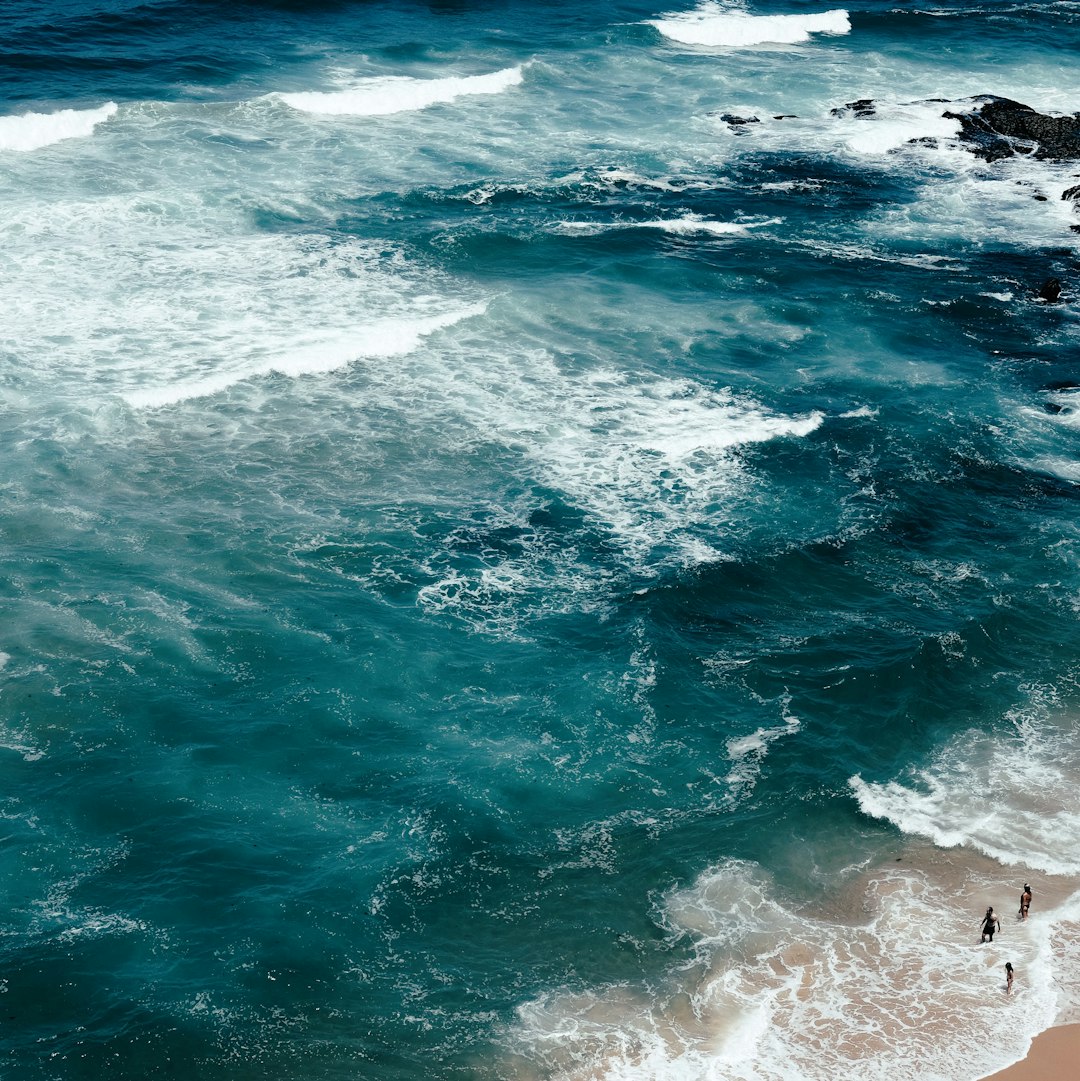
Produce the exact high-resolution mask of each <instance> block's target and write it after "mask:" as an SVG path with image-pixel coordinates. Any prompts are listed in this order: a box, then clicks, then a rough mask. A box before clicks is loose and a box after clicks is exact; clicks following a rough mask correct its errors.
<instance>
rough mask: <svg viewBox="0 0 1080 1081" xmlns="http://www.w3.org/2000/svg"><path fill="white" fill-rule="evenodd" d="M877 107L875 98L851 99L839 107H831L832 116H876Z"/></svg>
mask: <svg viewBox="0 0 1080 1081" xmlns="http://www.w3.org/2000/svg"><path fill="white" fill-rule="evenodd" d="M876 113H877V107H876V106H875V105H874V99H873V98H859V100H858V101H849V102H847V103H846V104H845V105H841V106H840V107H839V108H836V109H830V110H829V114H830V115H831V116H874V115H875V114H876Z"/></svg>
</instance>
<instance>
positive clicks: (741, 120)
mask: <svg viewBox="0 0 1080 1081" xmlns="http://www.w3.org/2000/svg"><path fill="white" fill-rule="evenodd" d="M720 119H721V120H723V122H724V123H725V124H730V125H731V126H732V127H733V128H737V127H741V126H742V125H743V124H760V123H761V121H760V120H759V119H758V118H757V117H756V116H736V115H735V114H734V113H721V114H720Z"/></svg>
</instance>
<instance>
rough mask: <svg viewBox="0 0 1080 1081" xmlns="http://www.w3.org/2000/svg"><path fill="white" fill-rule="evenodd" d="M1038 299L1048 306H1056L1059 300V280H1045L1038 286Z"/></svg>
mask: <svg viewBox="0 0 1080 1081" xmlns="http://www.w3.org/2000/svg"><path fill="white" fill-rule="evenodd" d="M1039 298H1040V299H1041V300H1045V301H1046V302H1047V303H1049V304H1056V303H1057V302H1058V301H1059V300H1060V299H1061V280H1060V279H1059V278H1047V279H1046V281H1044V282H1043V283H1042V285H1040V286H1039Z"/></svg>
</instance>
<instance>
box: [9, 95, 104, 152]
mask: <svg viewBox="0 0 1080 1081" xmlns="http://www.w3.org/2000/svg"><path fill="white" fill-rule="evenodd" d="M116 109H117V105H116V103H115V102H112V101H109V102H106V103H105V104H104V105H102V106H100V107H99V108H97V109H60V110H59V111H58V112H55V113H22V114H21V115H20V116H0V150H18V151H23V152H25V151H28V150H40V149H41V148H42V147H44V146H51V145H52V144H53V143H59V142H61V141H63V140H64V139H82V138H85V137H86V136H87V135H91V134H92V133H93V131H94V128H96V127H97V126H98V124H100V123H102V122H103V121H105V120H108V119H109V117H110V116H112V115H113V114H114V113H115V112H116Z"/></svg>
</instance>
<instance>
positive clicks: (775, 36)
mask: <svg viewBox="0 0 1080 1081" xmlns="http://www.w3.org/2000/svg"><path fill="white" fill-rule="evenodd" d="M646 22H647V23H648V25H649V26H654V27H655V28H656V29H657V30H659V31H660V33H661V34H663V35H664V37H666V38H668V39H669V40H671V41H677V42H679V43H680V44H682V45H704V46H706V47H710V48H717V47H723V48H729V49H745V48H748V47H750V46H752V45H765V44H770V45H798V44H801V43H802V42H804V41H809V40H810V35H811V34H847V33H848V32H850V30H851V20H850V19H849V18H848V13H847V12H846V11H845V10H843V9H842V8H835V9H833V10H832V11H822V12H819V13H818V14H816V15H751V14H750V13H749V12H746V11H741V10H739V9H737V8H731V7H725V6H723V5H721V4H718V3H716V2H715V0H706V2H705V3H703V4H701V5H699V6H698V7H697V8H695V9H694V10H693V11H687V12H681V13H677V12H672V13H671V14H668V15H665V16H663V17H662V18H659V19H648V20H646Z"/></svg>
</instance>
